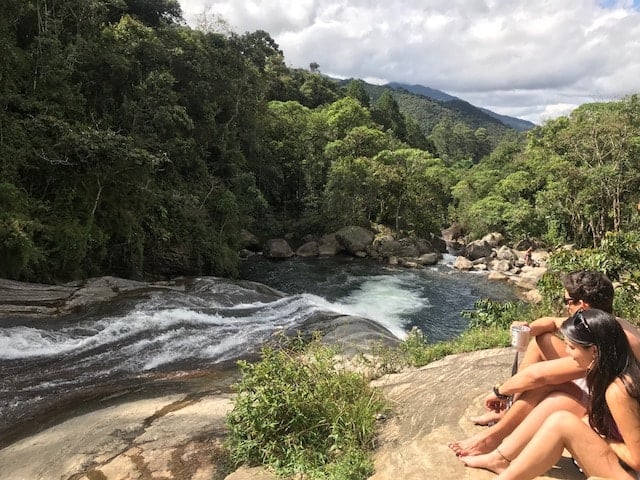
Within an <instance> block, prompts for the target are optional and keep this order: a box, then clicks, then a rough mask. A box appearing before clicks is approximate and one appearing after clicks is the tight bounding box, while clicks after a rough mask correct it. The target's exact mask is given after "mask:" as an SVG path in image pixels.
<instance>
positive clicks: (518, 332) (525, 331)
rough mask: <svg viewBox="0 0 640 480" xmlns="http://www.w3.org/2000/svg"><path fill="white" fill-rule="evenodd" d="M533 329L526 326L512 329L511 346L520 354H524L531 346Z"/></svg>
mask: <svg viewBox="0 0 640 480" xmlns="http://www.w3.org/2000/svg"><path fill="white" fill-rule="evenodd" d="M530 332H531V329H530V328H529V327H528V326H526V325H518V326H514V327H511V346H512V347H513V348H515V349H516V350H517V351H519V352H524V351H525V350H526V349H527V346H528V345H529V336H530Z"/></svg>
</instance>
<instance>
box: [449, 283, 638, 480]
mask: <svg viewBox="0 0 640 480" xmlns="http://www.w3.org/2000/svg"><path fill="white" fill-rule="evenodd" d="M562 284H563V286H564V288H565V292H564V303H565V305H566V306H567V309H568V313H569V314H570V317H569V318H568V319H564V318H560V317H559V318H555V317H544V318H539V319H537V320H535V321H533V322H531V323H530V324H529V327H530V329H531V330H530V332H531V341H530V342H529V346H528V347H527V350H526V352H525V354H524V357H523V358H522V362H521V364H520V366H519V368H518V372H517V373H516V374H515V375H513V376H512V377H511V378H509V379H508V380H506V381H505V382H504V383H503V384H501V385H499V386H496V387H494V389H493V392H492V393H491V394H490V395H489V396H487V397H486V399H485V406H486V407H487V409H488V410H489V412H488V413H487V414H485V415H483V416H481V417H478V418H476V419H475V421H476V423H478V424H484V425H489V426H488V428H487V429H486V430H485V431H483V432H480V433H478V434H476V435H474V436H472V437H470V438H467V439H466V440H461V441H456V442H453V443H451V444H449V447H450V448H451V449H452V450H453V451H454V452H455V453H456V455H457V456H458V457H459V458H460V459H461V460H462V461H463V462H464V463H465V464H466V465H467V466H469V467H476V468H484V469H487V470H491V471H493V472H495V473H497V474H498V476H497V478H498V479H501V480H507V479H517V480H526V479H533V478H535V477H537V476H540V475H543V474H544V473H545V472H547V471H548V470H549V469H550V468H551V467H553V466H554V465H555V464H556V462H557V461H558V460H559V459H560V457H561V455H562V453H563V451H564V449H567V450H568V451H569V452H570V453H571V455H572V456H573V458H574V461H575V462H576V463H577V465H579V467H580V468H581V469H582V470H583V471H584V473H585V474H586V475H587V476H589V477H599V478H607V479H615V480H622V479H624V480H632V479H636V478H638V479H640V475H639V474H638V473H637V472H640V362H639V359H640V332H639V331H638V329H637V328H636V327H635V326H634V325H632V324H631V323H629V322H627V321H625V320H623V319H620V318H616V317H614V316H613V315H612V314H611V311H612V308H613V290H614V289H613V285H612V283H611V281H610V280H609V279H608V278H607V277H606V276H604V275H603V274H601V273H599V272H590V271H581V272H575V273H572V274H569V275H567V276H565V277H564V278H563V280H562ZM523 324H524V323H521V322H516V323H514V325H523ZM556 332H558V333H560V335H561V336H562V337H563V338H564V340H562V339H561V338H560V337H559V336H557V335H556ZM508 404H510V406H509V407H508V408H507V406H508Z"/></svg>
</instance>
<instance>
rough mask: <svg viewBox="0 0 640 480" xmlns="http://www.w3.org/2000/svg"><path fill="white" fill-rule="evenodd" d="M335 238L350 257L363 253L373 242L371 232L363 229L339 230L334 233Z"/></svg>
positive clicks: (347, 228) (345, 228) (351, 227)
mask: <svg viewBox="0 0 640 480" xmlns="http://www.w3.org/2000/svg"><path fill="white" fill-rule="evenodd" d="M336 237H337V238H338V240H339V241H340V243H341V244H342V246H343V247H344V248H345V250H346V251H347V252H349V253H350V254H351V255H356V254H357V253H358V252H364V251H365V250H366V248H367V247H368V246H369V245H371V243H372V242H373V238H374V235H373V232H372V231H371V230H368V229H366V228H364V227H357V226H354V225H352V226H349V227H344V228H341V229H340V230H338V231H337V232H336Z"/></svg>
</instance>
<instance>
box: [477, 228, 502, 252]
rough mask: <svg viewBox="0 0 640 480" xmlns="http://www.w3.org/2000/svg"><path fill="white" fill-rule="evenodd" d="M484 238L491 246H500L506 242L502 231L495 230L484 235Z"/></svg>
mask: <svg viewBox="0 0 640 480" xmlns="http://www.w3.org/2000/svg"><path fill="white" fill-rule="evenodd" d="M482 240H484V241H485V242H487V243H488V244H489V245H490V246H491V248H496V247H499V246H500V245H502V244H503V243H504V235H502V234H501V233H497V232H493V233H489V234H487V235H485V236H484V237H482Z"/></svg>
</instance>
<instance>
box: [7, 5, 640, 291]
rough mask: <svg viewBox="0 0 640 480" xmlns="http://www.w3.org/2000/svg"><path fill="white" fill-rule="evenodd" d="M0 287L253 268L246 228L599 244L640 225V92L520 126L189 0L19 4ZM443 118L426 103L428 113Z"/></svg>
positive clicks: (13, 16)
mask: <svg viewBox="0 0 640 480" xmlns="http://www.w3.org/2000/svg"><path fill="white" fill-rule="evenodd" d="M3 5H4V6H3V9H2V12H1V13H0V57H1V58H2V63H1V64H0V276H1V277H5V278H13V279H19V280H31V281H34V280H35V281H44V282H56V281H63V280H69V279H75V278H82V277H87V276H94V275H102V274H115V275H120V276H126V277H131V278H159V277H163V276H170V275H178V274H215V275H221V276H228V275H234V274H235V273H236V271H237V266H238V261H239V260H238V254H237V252H238V251H239V249H240V246H241V245H240V242H241V240H240V239H241V234H242V232H243V230H249V231H252V232H254V233H256V234H258V235H261V236H276V235H282V234H284V233H291V234H293V235H294V236H295V237H298V238H301V237H303V236H304V235H306V234H322V233H325V232H329V231H332V230H334V229H336V228H338V227H341V226H344V225H347V224H358V225H368V224H369V223H370V222H371V221H375V222H379V223H383V224H386V225H389V226H391V227H393V228H394V229H397V230H398V231H400V232H402V233H403V234H407V235H416V236H428V235H429V234H431V233H437V232H439V231H440V229H441V228H443V227H446V226H448V225H449V224H450V223H451V222H454V221H456V222H458V223H459V224H460V225H461V226H462V227H463V228H464V230H465V231H466V233H467V234H468V235H469V237H470V238H473V237H479V236H481V235H483V234H485V233H487V232H489V231H500V232H503V233H504V234H505V235H506V236H507V237H508V238H509V239H510V240H512V241H517V240H520V239H524V238H535V239H538V240H540V241H541V242H545V243H547V244H553V245H555V244H559V243H564V242H575V243H577V244H579V245H582V246H593V245H598V244H599V242H601V241H602V240H603V238H604V236H605V233H606V232H608V231H613V232H630V231H636V230H637V229H638V226H639V223H640V215H639V213H638V202H639V201H640V193H639V192H640V188H639V187H640V97H638V96H635V95H634V96H631V97H628V98H625V99H621V100H620V101H616V102H610V103H601V104H589V105H583V106H582V107H580V108H579V109H577V110H576V111H574V112H573V113H572V115H571V116H570V117H562V118H559V119H557V120H554V121H551V122H548V123H546V124H545V125H543V126H541V127H537V128H536V129H534V130H532V131H531V132H529V133H528V134H527V135H525V134H519V133H518V132H516V131H515V130H510V129H508V128H506V127H505V126H503V125H500V124H498V123H495V124H492V125H493V126H491V127H490V126H488V125H479V124H474V123H473V122H472V121H465V120H464V117H458V116H454V117H452V116H451V115H447V116H443V117H442V118H436V117H433V118H432V117H429V127H428V128H426V127H425V121H424V118H422V119H421V117H420V112H417V111H413V112H412V111H410V109H409V108H408V106H407V105H408V104H409V103H411V102H408V101H407V102H404V101H403V102H404V107H403V106H402V105H401V103H403V102H399V101H398V100H397V99H396V97H394V95H392V94H391V93H390V92H389V91H382V92H380V94H379V95H376V96H372V95H371V94H370V92H367V90H366V88H365V84H364V82H362V81H359V80H353V81H351V82H348V83H346V84H340V82H336V81H334V80H332V79H329V78H327V77H325V76H323V75H321V74H320V73H319V72H318V71H317V69H316V68H312V69H311V70H310V71H307V70H304V69H296V68H290V67H287V66H286V64H285V59H284V57H283V53H282V51H281V50H280V49H279V47H278V45H277V44H276V43H275V42H274V40H273V39H272V38H271V37H270V36H269V34H268V33H267V32H264V31H256V32H248V33H244V34H236V33H219V32H215V31H208V30H207V29H192V28H190V27H188V26H186V24H185V22H184V21H183V20H182V18H181V12H180V8H179V5H178V3H177V0H5V1H4V2H3ZM422 114H424V111H422Z"/></svg>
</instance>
